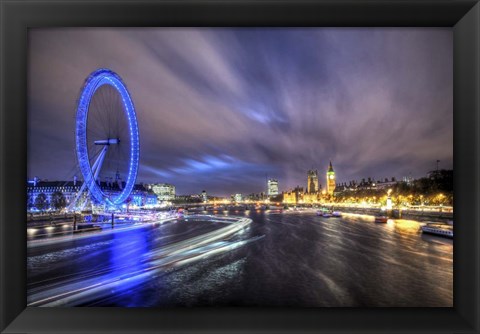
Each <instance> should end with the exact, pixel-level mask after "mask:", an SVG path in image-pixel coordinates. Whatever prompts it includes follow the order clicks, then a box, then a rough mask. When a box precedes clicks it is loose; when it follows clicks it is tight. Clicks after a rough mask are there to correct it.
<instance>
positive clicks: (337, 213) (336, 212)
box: [332, 211, 342, 218]
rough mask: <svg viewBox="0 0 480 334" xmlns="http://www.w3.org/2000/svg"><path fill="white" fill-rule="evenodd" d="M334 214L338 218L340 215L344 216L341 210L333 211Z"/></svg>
mask: <svg viewBox="0 0 480 334" xmlns="http://www.w3.org/2000/svg"><path fill="white" fill-rule="evenodd" d="M332 216H333V217H337V218H338V217H342V213H341V212H339V211H333V212H332Z"/></svg>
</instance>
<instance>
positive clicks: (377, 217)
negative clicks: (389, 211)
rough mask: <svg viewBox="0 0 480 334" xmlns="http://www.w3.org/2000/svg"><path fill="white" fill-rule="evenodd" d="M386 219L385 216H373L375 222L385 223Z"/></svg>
mask: <svg viewBox="0 0 480 334" xmlns="http://www.w3.org/2000/svg"><path fill="white" fill-rule="evenodd" d="M387 221H388V217H387V216H375V223H386V222H387Z"/></svg>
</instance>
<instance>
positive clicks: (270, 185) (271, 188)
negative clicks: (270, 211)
mask: <svg viewBox="0 0 480 334" xmlns="http://www.w3.org/2000/svg"><path fill="white" fill-rule="evenodd" d="M267 192H268V196H276V195H278V180H274V179H268V182H267Z"/></svg>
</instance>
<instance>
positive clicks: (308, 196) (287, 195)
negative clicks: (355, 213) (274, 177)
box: [283, 161, 336, 204]
mask: <svg viewBox="0 0 480 334" xmlns="http://www.w3.org/2000/svg"><path fill="white" fill-rule="evenodd" d="M335 182H336V176H335V171H334V169H333V166H332V162H331V161H330V164H329V166H328V169H327V172H326V189H324V190H322V185H321V184H320V183H319V182H318V170H309V171H308V172H307V188H306V191H305V190H304V188H303V187H299V186H297V187H296V188H295V189H293V190H291V191H287V192H284V193H283V202H284V203H290V204H297V203H318V202H319V201H320V200H321V199H322V197H325V196H326V195H333V191H334V190H335V187H336V183H335Z"/></svg>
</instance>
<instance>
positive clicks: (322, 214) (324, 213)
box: [317, 209, 333, 218]
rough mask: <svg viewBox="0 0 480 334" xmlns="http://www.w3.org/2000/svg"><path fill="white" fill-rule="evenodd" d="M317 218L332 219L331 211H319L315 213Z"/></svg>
mask: <svg viewBox="0 0 480 334" xmlns="http://www.w3.org/2000/svg"><path fill="white" fill-rule="evenodd" d="M317 216H320V217H325V218H330V217H333V214H332V213H331V211H329V210H327V209H321V210H318V211H317Z"/></svg>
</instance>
